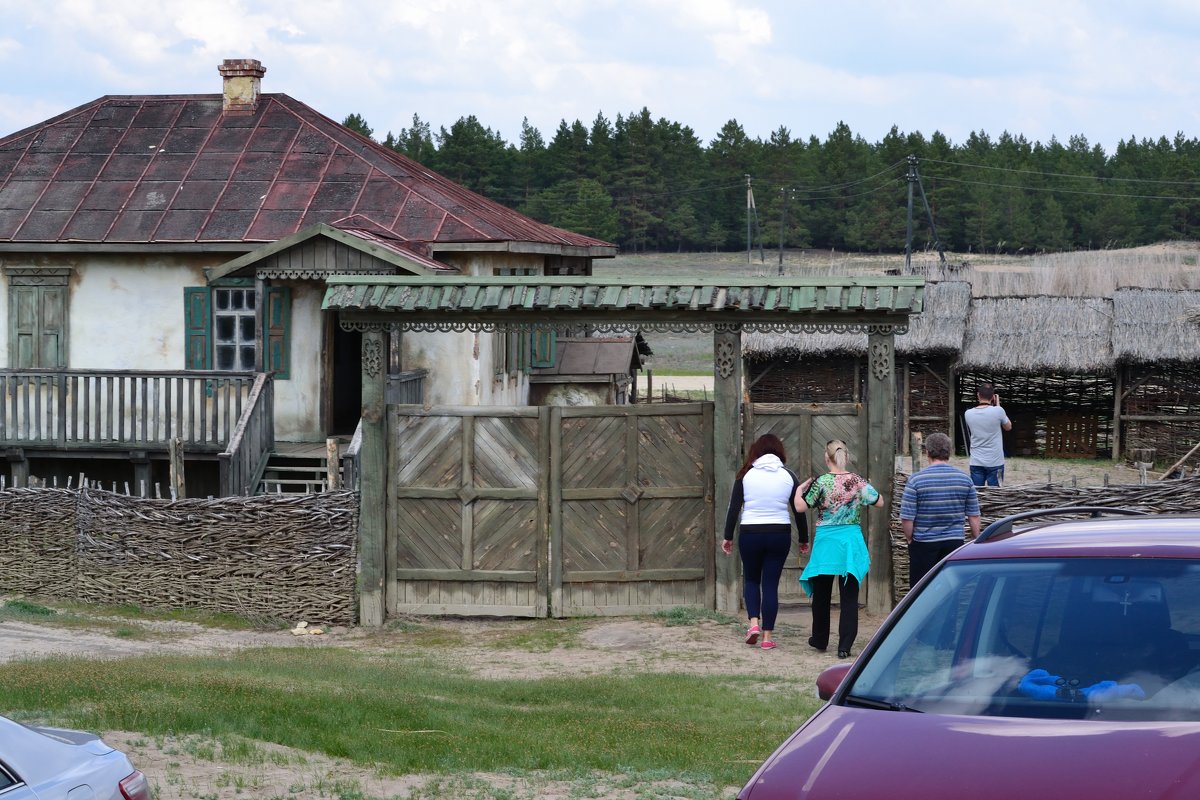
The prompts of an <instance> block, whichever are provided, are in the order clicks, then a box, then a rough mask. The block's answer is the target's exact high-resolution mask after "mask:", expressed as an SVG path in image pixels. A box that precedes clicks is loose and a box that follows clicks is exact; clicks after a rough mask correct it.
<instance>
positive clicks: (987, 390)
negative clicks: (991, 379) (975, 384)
mask: <svg viewBox="0 0 1200 800" xmlns="http://www.w3.org/2000/svg"><path fill="white" fill-rule="evenodd" d="M975 395H976V396H977V397H978V398H979V399H980V400H987V401H988V402H989V403H990V402H991V400H992V398H993V397H995V396H996V389H995V387H993V386H992V385H991V384H990V383H981V384H979V388H978V389H976V390H975Z"/></svg>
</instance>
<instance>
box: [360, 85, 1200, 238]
mask: <svg viewBox="0 0 1200 800" xmlns="http://www.w3.org/2000/svg"><path fill="white" fill-rule="evenodd" d="M343 124H345V125H346V126H347V127H350V128H351V129H353V130H356V131H358V132H359V133H362V134H364V135H366V136H372V135H373V133H374V131H373V130H372V129H371V127H370V125H369V124H368V123H367V121H366V120H365V119H363V118H362V117H361V116H360V115H358V114H351V115H350V116H349V117H347V118H346V120H345V121H344V122H343ZM382 144H383V145H384V146H386V147H389V148H391V149H393V150H395V151H396V152H399V153H402V154H404V155H405V156H408V157H409V158H412V159H414V160H416V161H418V162H420V163H421V164H423V165H425V166H428V167H430V168H431V169H433V170H435V171H437V172H439V173H441V174H442V175H445V176H446V177H447V178H450V179H452V180H454V181H457V182H458V183H460V184H462V185H464V186H466V187H468V188H470V189H472V190H473V191H476V192H478V193H480V194H483V195H485V196H487V197H489V198H491V199H493V200H496V201H497V202H500V203H503V204H504V205H507V206H509V207H511V208H515V209H517V210H518V211H521V212H523V213H525V214H527V215H529V216H531V217H533V218H534V219H537V220H540V221H542V222H547V223H549V224H551V225H556V226H559V227H562V228H566V229H569V230H572V231H577V232H579V233H584V234H588V235H591V236H595V237H598V238H600V239H604V240H606V241H610V242H614V243H616V244H618V245H620V246H621V248H622V249H624V250H626V251H634V252H636V251H659V252H662V251H697V250H738V249H744V248H745V247H746V244H747V218H748V212H747V176H748V177H749V184H750V187H751V189H752V192H753V197H754V206H755V210H754V211H753V212H751V213H750V214H749V218H750V220H751V223H752V224H751V226H750V233H751V238H752V240H753V242H754V246H755V247H757V246H759V244H760V243H761V244H763V245H765V246H766V247H776V246H778V245H779V244H780V243H781V242H782V245H783V246H784V247H788V248H834V249H837V250H846V251H861V252H899V251H903V250H904V247H905V237H906V228H907V203H908V191H909V183H910V179H909V177H908V175H909V167H908V163H907V160H908V157H909V156H915V157H916V159H917V161H916V175H917V176H918V177H919V184H916V183H915V182H914V192H913V194H914V197H915V198H916V199H915V203H914V211H913V219H914V225H913V247H914V249H923V248H927V247H931V246H933V245H934V242H933V239H932V235H931V233H932V231H931V228H930V226H929V225H928V224H927V222H926V215H925V212H924V207H923V205H922V203H921V191H922V190H923V191H924V195H925V197H926V198H927V199H928V203H929V207H930V211H931V212H932V216H933V221H934V224H935V226H936V231H937V234H938V238H939V239H940V243H941V245H942V246H943V247H944V248H945V249H946V250H951V251H955V252H963V253H966V252H1006V253H1021V252H1025V253H1032V252H1040V251H1063V250H1073V249H1096V248H1103V247H1127V246H1136V245H1140V244H1149V243H1153V242H1159V241H1165V240H1173V239H1197V238H1200V174H1198V173H1200V158H1198V156H1200V142H1198V141H1197V140H1196V139H1194V138H1192V139H1188V138H1185V137H1184V136H1183V134H1182V133H1180V134H1177V135H1176V136H1175V137H1174V138H1173V139H1167V138H1166V137H1160V138H1159V139H1156V140H1152V139H1145V138H1143V139H1141V140H1140V141H1139V140H1136V139H1135V138H1134V137H1132V136H1131V137H1130V138H1129V139H1128V141H1122V142H1120V143H1119V144H1118V145H1117V147H1116V149H1115V152H1113V153H1112V154H1111V155H1109V154H1106V153H1105V152H1104V149H1103V148H1102V147H1100V146H1099V145H1092V144H1089V143H1088V141H1087V139H1086V138H1085V137H1084V136H1082V135H1076V136H1071V137H1070V138H1069V139H1068V141H1067V142H1066V143H1065V144H1064V143H1062V142H1059V141H1058V140H1057V139H1056V138H1051V139H1050V141H1049V142H1047V143H1045V144H1043V143H1041V142H1030V141H1028V140H1027V139H1025V137H1024V136H1021V135H1013V134H1010V133H1008V132H1005V133H1002V134H1000V136H999V137H997V138H995V139H993V138H992V137H990V136H989V135H988V134H986V133H984V132H982V131H980V132H978V133H972V134H971V135H970V136H969V137H968V138H967V140H966V141H965V142H963V143H961V144H955V143H953V142H951V141H950V140H949V139H948V138H947V137H945V136H944V135H942V134H941V133H939V132H934V133H933V135H931V136H930V137H928V138H926V137H925V136H924V135H922V134H921V133H919V132H913V133H902V132H901V131H900V130H898V129H897V128H896V127H893V128H892V129H891V130H890V131H889V132H888V134H887V135H886V136H884V137H883V140H882V141H879V142H875V143H871V142H868V141H866V140H865V139H864V138H863V137H862V136H859V135H856V134H854V133H853V132H852V131H851V130H850V127H849V126H848V125H846V124H845V123H839V124H838V125H837V127H836V128H835V129H834V130H833V131H832V132H831V133H830V134H829V135H828V136H827V137H826V138H825V139H824V140H823V141H822V140H820V139H818V138H817V137H815V136H812V137H810V138H808V139H807V140H802V139H796V138H793V137H792V134H791V133H790V132H789V130H788V129H787V128H786V127H783V126H780V127H779V128H778V129H777V130H775V131H774V132H773V133H771V135H770V136H769V137H767V139H765V140H764V139H761V138H751V137H750V136H748V135H747V134H746V132H745V130H744V129H743V128H742V126H741V125H740V124H739V123H738V122H737V121H736V120H730V121H729V122H727V123H726V124H725V125H724V126H723V127H722V128H721V131H720V132H719V133H718V134H717V136H716V137H715V138H714V139H713V140H712V141H710V142H708V143H707V144H705V143H703V142H702V141H701V140H700V138H699V137H698V136H696V134H695V132H694V131H693V130H692V129H691V128H689V127H688V126H686V125H683V124H681V123H678V122H672V121H670V120H667V119H664V118H661V117H660V118H658V119H654V118H653V117H652V115H651V114H650V111H649V110H648V109H646V108H643V109H642V110H641V111H639V112H636V113H631V114H629V115H628V116H625V115H621V114H618V115H617V117H616V119H615V120H612V121H610V120H609V119H607V118H606V117H605V116H604V115H603V114H597V116H596V118H595V119H594V120H593V121H592V123H591V124H590V125H585V124H584V123H583V122H581V121H579V120H576V121H574V122H572V123H567V122H566V121H565V120H564V121H563V122H561V123H560V124H559V126H558V129H557V130H556V131H555V132H554V135H553V136H552V137H551V138H550V140H549V141H547V140H546V139H545V138H544V137H543V135H542V134H541V132H539V131H538V130H537V129H536V128H534V127H533V126H532V125H530V124H529V122H528V119H526V120H525V121H524V122H523V124H522V128H521V132H520V136H519V139H518V141H517V143H515V144H512V143H509V142H507V141H505V139H504V137H503V136H501V134H500V132H499V131H494V130H492V129H491V128H490V127H486V126H485V125H483V123H481V122H480V121H479V120H478V119H477V118H476V117H474V116H468V117H463V118H461V119H459V120H458V121H457V122H455V123H454V124H453V125H451V126H450V127H449V128H448V129H447V128H445V127H441V128H439V129H438V131H437V132H436V133H435V132H434V131H433V130H432V128H431V127H430V125H429V123H427V122H425V121H423V120H421V118H420V117H419V116H418V115H416V114H414V115H413V119H412V125H411V126H410V127H407V128H403V129H401V130H400V132H399V133H397V134H393V133H392V132H390V131H389V132H388V133H387V135H386V136H385V137H384V138H383V140H382Z"/></svg>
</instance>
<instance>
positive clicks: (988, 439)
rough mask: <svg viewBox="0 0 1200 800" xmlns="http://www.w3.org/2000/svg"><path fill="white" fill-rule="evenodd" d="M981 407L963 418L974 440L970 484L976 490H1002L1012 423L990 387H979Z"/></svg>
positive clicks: (978, 395)
mask: <svg viewBox="0 0 1200 800" xmlns="http://www.w3.org/2000/svg"><path fill="white" fill-rule="evenodd" d="M975 397H976V399H977V400H978V401H979V405H977V406H975V408H969V409H967V410H966V412H965V413H964V414H963V419H964V420H966V423H967V432H968V433H969V434H970V437H971V461H970V466H971V482H972V483H974V484H975V485H976V486H999V485H1000V480H1001V478H1003V477H1004V434H1003V431H1011V430H1012V422H1011V421H1010V420H1009V418H1008V415H1007V414H1005V413H1004V409H1003V408H1001V407H1000V395H998V394H996V390H995V389H994V388H992V385H991V384H990V383H981V384H979V389H978V390H977V391H976V393H975Z"/></svg>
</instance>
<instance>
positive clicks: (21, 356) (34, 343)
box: [8, 286, 40, 369]
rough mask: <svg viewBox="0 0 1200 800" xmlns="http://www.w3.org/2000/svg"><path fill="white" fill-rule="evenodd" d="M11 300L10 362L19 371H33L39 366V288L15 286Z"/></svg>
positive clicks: (10, 290)
mask: <svg viewBox="0 0 1200 800" xmlns="http://www.w3.org/2000/svg"><path fill="white" fill-rule="evenodd" d="M9 298H10V300H9V307H8V318H9V333H8V335H9V361H10V363H11V364H12V366H14V367H16V368H17V369H32V368H33V367H37V366H39V364H38V352H37V348H38V306H39V305H40V304H39V303H38V287H36V286H13V287H11V288H10V289H9Z"/></svg>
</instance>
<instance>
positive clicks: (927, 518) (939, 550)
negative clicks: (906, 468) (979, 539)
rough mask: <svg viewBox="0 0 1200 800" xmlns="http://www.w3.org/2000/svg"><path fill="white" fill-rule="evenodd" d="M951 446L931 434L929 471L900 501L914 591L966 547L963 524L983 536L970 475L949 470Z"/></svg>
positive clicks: (927, 448) (911, 482)
mask: <svg viewBox="0 0 1200 800" xmlns="http://www.w3.org/2000/svg"><path fill="white" fill-rule="evenodd" d="M952 446H953V445H951V443H950V437H949V436H947V435H946V434H944V433H931V434H929V436H928V438H926V439H925V453H926V454H927V455H928V456H929V466H927V467H925V469H923V470H921V471H920V472H918V473H916V474H915V475H913V476H911V477H910V478H909V479H908V483H907V484H906V485H905V486H904V494H903V495H902V496H901V499H900V522H901V524H902V525H903V527H904V539H905V540H906V541H907V542H908V588H910V589H911V588H912V587H913V586H916V585H917V582H918V581H920V580H921V578H923V577H925V573H927V572H929V570H931V569H933V568H934V566H936V565H937V563H938V562H939V561H941V560H942V559H943V558H945V557H946V556H947V555H949V554H950V553H952V552H953V551H954V550H955V549H957V548H958V547H960V546H961V545H962V543H963V541H964V537H963V525H964V523H967V524H969V525H970V526H971V536H972V537H975V536H978V535H979V495H978V494H977V493H976V492H975V484H973V483H972V482H971V478H970V477H969V476H968V475H967V473H965V472H963V471H962V470H960V469H958V468H956V467H952V466H950V450H951V448H952Z"/></svg>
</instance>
